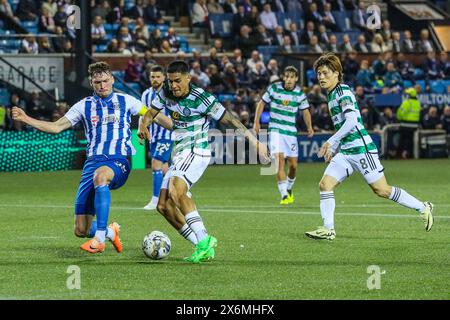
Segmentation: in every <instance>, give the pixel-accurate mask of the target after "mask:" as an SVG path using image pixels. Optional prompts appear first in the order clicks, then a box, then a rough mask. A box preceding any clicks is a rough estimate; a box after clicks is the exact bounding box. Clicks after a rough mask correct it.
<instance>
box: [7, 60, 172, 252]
mask: <svg viewBox="0 0 450 320" xmlns="http://www.w3.org/2000/svg"><path fill="white" fill-rule="evenodd" d="M89 80H90V84H91V86H92V88H93V89H94V95H93V96H90V97H86V98H84V99H82V100H81V101H79V102H77V103H76V104H74V105H73V106H72V107H71V108H70V110H69V111H68V112H67V113H66V114H65V116H63V117H62V118H61V119H59V120H57V121H55V122H48V121H40V120H36V119H33V118H31V117H29V116H27V115H26V114H25V112H24V111H23V110H22V109H20V108H13V110H12V114H13V118H14V120H18V121H22V122H24V123H26V124H29V125H30V126H32V127H34V128H36V129H38V130H40V131H44V132H48V133H54V134H57V133H59V132H61V131H63V130H66V129H69V128H71V127H73V126H75V125H76V124H77V123H79V122H81V123H82V124H83V127H84V131H85V134H86V139H87V142H88V143H87V159H86V162H85V164H84V167H83V172H82V176H81V181H80V184H79V187H78V191H77V196H76V201H75V230H74V232H75V235H76V236H77V237H82V238H83V237H88V238H92V239H91V240H89V241H87V242H86V243H84V244H82V245H81V247H80V248H81V249H82V250H85V251H87V252H90V253H101V252H103V251H104V250H105V238H108V239H109V240H110V241H111V242H112V244H113V246H114V248H115V249H116V251H117V252H122V243H121V241H120V239H119V230H120V226H119V224H118V223H116V222H113V223H111V224H110V225H109V226H108V217H109V207H110V203H111V195H110V190H113V189H118V188H120V187H121V186H123V185H124V184H125V182H126V181H127V178H128V175H129V173H130V165H129V162H128V159H127V157H129V156H131V155H132V154H134V153H135V150H134V148H133V145H132V144H131V126H130V123H131V115H144V114H145V112H146V111H147V108H146V107H145V106H143V105H142V103H141V102H140V101H139V100H138V99H136V98H134V97H132V96H130V95H127V94H121V93H116V92H114V91H113V84H114V78H113V76H112V73H111V68H110V66H109V65H108V64H107V63H105V62H97V63H94V64H91V65H89ZM157 122H158V123H160V124H163V125H164V126H166V127H167V128H172V125H173V124H172V120H170V119H169V118H167V117H165V116H164V115H161V116H160V118H159V119H157ZM94 215H96V216H97V220H96V221H95V220H93V218H94Z"/></svg>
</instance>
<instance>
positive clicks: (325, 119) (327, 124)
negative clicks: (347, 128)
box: [313, 102, 334, 132]
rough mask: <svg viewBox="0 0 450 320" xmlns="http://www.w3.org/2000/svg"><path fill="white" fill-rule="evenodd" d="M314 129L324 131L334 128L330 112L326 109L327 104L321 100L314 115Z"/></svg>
mask: <svg viewBox="0 0 450 320" xmlns="http://www.w3.org/2000/svg"><path fill="white" fill-rule="evenodd" d="M313 123H314V131H318V132H321V131H322V132H324V131H332V130H334V126H333V121H332V120H331V116H330V113H329V111H328V104H327V103H326V102H323V103H321V104H320V105H319V112H318V113H317V116H316V117H315V121H313Z"/></svg>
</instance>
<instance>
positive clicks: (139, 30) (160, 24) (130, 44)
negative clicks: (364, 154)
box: [0, 0, 450, 133]
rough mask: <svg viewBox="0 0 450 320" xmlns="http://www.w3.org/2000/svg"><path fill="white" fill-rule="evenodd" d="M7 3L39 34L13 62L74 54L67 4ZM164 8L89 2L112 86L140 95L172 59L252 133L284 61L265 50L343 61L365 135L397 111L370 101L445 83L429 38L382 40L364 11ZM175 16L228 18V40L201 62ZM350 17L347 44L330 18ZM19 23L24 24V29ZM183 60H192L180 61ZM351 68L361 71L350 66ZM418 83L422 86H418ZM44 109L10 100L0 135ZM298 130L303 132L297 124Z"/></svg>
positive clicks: (52, 111)
mask: <svg viewBox="0 0 450 320" xmlns="http://www.w3.org/2000/svg"><path fill="white" fill-rule="evenodd" d="M10 2H11V1H10V0H9V1H8V0H1V1H0V12H4V13H5V14H6V15H8V16H10V18H11V19H12V21H15V22H19V23H21V24H22V25H24V26H27V25H28V26H29V25H31V26H33V23H36V24H37V29H36V32H35V33H34V34H33V33H32V34H30V35H29V36H27V37H25V38H24V39H23V40H22V42H21V45H20V49H19V52H21V53H29V54H38V53H52V52H73V47H74V42H73V41H74V37H75V34H74V31H73V30H71V29H68V28H67V25H66V20H67V17H68V6H69V5H70V4H71V3H72V1H71V0H64V1H59V2H57V1H54V0H45V1H32V0H20V1H19V2H18V3H17V7H16V8H15V10H12V8H11V5H10ZM168 3H169V2H168V1H157V0H135V1H125V0H115V1H106V0H92V1H91V6H92V12H91V16H92V25H91V35H92V43H93V45H92V48H93V51H94V52H95V51H97V52H108V53H119V54H126V55H130V59H129V61H128V64H127V67H126V69H125V70H124V72H122V73H120V76H119V78H120V77H122V78H123V80H124V81H125V83H134V84H138V88H139V89H140V92H142V91H144V90H145V89H146V88H147V87H148V86H149V85H150V84H149V80H148V75H149V70H150V67H151V66H152V65H153V64H155V63H156V62H155V58H154V54H157V53H158V54H165V53H167V54H175V56H176V58H178V59H184V60H186V61H188V62H189V64H190V66H191V72H190V73H191V76H192V78H193V82H194V83H195V84H196V85H198V86H201V87H204V88H206V89H207V90H208V91H210V92H212V93H214V94H215V95H217V96H218V98H219V100H220V101H221V102H222V103H223V104H224V105H225V107H226V108H227V109H228V110H230V111H232V112H233V113H234V114H235V115H236V116H238V117H240V119H241V121H242V122H243V123H244V124H245V125H246V126H247V127H251V126H252V119H253V113H254V110H255V103H256V102H257V101H259V99H260V97H261V95H262V94H263V93H264V90H265V89H266V88H267V86H268V85H269V84H270V83H273V82H275V81H279V80H280V76H281V73H282V68H283V67H284V65H283V61H282V60H280V59H274V58H272V57H270V56H269V55H267V54H263V53H262V52H260V51H259V49H261V48H262V47H264V46H277V48H278V49H277V52H280V53H295V52H300V51H299V50H303V51H306V52H309V53H322V52H325V51H334V52H337V53H340V54H342V61H343V67H344V76H345V77H344V82H345V83H347V84H349V85H351V86H353V87H354V88H355V92H356V95H357V97H358V100H359V105H360V108H361V113H362V115H363V119H364V121H365V122H366V126H367V128H368V129H371V130H377V129H381V128H382V127H383V126H384V125H385V124H387V123H392V122H395V121H396V120H395V110H392V109H390V108H385V109H384V110H382V111H379V110H378V109H377V108H375V107H373V101H372V100H373V99H371V98H370V97H371V96H372V95H373V94H377V93H401V92H403V90H404V89H405V88H406V87H411V86H414V88H415V89H416V91H417V92H418V93H421V92H422V93H423V92H432V90H433V88H432V86H431V82H432V81H435V80H448V79H450V61H449V60H448V54H447V53H446V52H436V48H435V47H434V45H433V43H432V41H431V40H430V35H429V33H428V30H426V29H423V30H422V31H421V32H420V35H419V37H418V38H414V37H413V35H412V34H411V32H410V31H409V30H392V29H391V26H390V23H389V21H388V20H384V21H383V22H382V28H381V29H380V30H377V31H373V30H370V29H368V28H367V27H365V23H363V22H364V21H366V20H367V15H366V13H365V9H366V8H365V7H364V3H363V2H360V3H358V1H354V0H330V1H320V0H317V1H299V0H272V1H270V0H269V1H265V0H262V1H258V0H253V1H252V0H243V1H238V0H208V1H205V0H195V1H191V2H190V3H189V4H188V5H186V1H175V2H174V1H170V5H168ZM177 7H178V8H181V10H185V11H187V12H189V13H190V14H191V22H192V26H193V27H194V28H205V29H206V30H207V31H208V32H209V28H210V26H209V23H208V21H209V20H208V16H209V15H210V14H221V13H230V14H233V19H232V26H231V28H232V30H233V34H234V35H236V36H235V37H230V38H227V39H221V38H215V39H212V40H211V43H212V44H211V48H210V49H209V52H208V53H207V54H206V55H205V53H204V52H200V50H198V49H195V48H190V47H189V43H187V40H186V39H183V37H180V36H179V35H177V32H176V29H175V28H173V27H171V26H170V23H169V22H168V21H165V20H164V18H163V15H162V11H164V12H165V13H166V14H167V13H172V14H179V12H178V13H175V12H174V8H177ZM349 11H350V12H352V19H351V25H352V28H353V29H352V30H353V31H356V32H357V33H358V36H357V37H356V40H355V41H354V42H352V39H351V37H350V35H349V34H347V33H344V32H343V30H341V29H342V28H341V26H340V25H339V23H338V21H337V19H336V18H335V16H336V12H349ZM277 12H298V14H299V16H300V17H301V19H300V21H298V23H297V22H292V23H290V24H289V25H288V26H285V25H282V24H281V23H280V22H279V21H277V17H276V15H275V13H277ZM26 21H28V22H30V23H31V24H26ZM11 23H12V22H11ZM301 25H303V26H304V28H303V29H301ZM5 27H8V25H7V24H6V25H5ZM354 33H355V32H353V34H354ZM37 34H48V36H41V35H39V36H37ZM187 52H189V53H192V54H189V55H187V54H186V53H187ZM411 52H423V53H426V58H425V59H424V61H423V63H422V64H421V65H413V64H412V63H411V62H410V61H409V60H408V59H407V58H406V56H405V53H411ZM141 53H142V55H140V54H141ZM364 53H377V54H378V58H377V59H375V60H374V61H373V62H372V63H369V61H368V60H366V59H364V57H363V58H362V60H360V59H358V55H359V54H364ZM141 56H143V57H141ZM359 60H360V61H361V62H360V63H358V62H357V61H359ZM311 72H312V70H309V76H307V81H308V83H307V85H306V87H305V92H307V94H308V100H309V102H310V104H311V108H312V115H313V123H314V126H315V130H316V131H328V130H332V124H331V119H330V117H329V115H328V111H327V105H326V101H327V100H326V96H325V93H324V92H321V90H320V87H319V86H318V85H315V84H314V75H313V74H312V73H311ZM420 80H422V81H424V85H419V84H417V81H420ZM445 92H449V88H445ZM44 100H45V99H44V97H43V96H41V95H40V94H39V93H38V92H33V93H32V94H31V95H30V97H28V98H27V99H24V98H23V97H20V96H18V95H17V94H12V95H11V96H10V103H9V104H8V106H6V118H5V119H6V120H5V121H4V124H3V127H4V128H6V129H14V130H20V129H22V128H21V126H20V125H19V124H14V123H13V122H12V121H10V119H9V118H8V114H9V113H8V109H9V108H10V106H12V105H19V106H21V107H22V108H24V109H25V110H26V111H27V112H29V113H30V114H32V116H34V117H37V118H40V119H47V120H50V119H53V120H56V119H58V117H61V116H62V115H63V114H64V113H65V111H66V110H67V104H65V103H60V104H58V106H57V107H56V108H55V107H54V106H53V107H48V104H45V103H43V101H44ZM422 113H423V116H422V119H423V123H422V124H423V126H424V127H427V128H428V127H433V128H444V129H446V130H447V132H448V133H450V125H449V117H450V111H449V108H448V107H445V108H441V109H438V108H435V107H434V106H427V108H424V109H423V111H422ZM430 119H431V120H430ZM299 127H300V129H304V124H303V122H302V119H301V118H300V119H299Z"/></svg>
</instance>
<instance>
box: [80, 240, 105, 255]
mask: <svg viewBox="0 0 450 320" xmlns="http://www.w3.org/2000/svg"><path fill="white" fill-rule="evenodd" d="M80 249H81V250H84V251H87V252H89V253H102V252H103V251H105V244H104V243H100V242H98V240H97V238H92V239H91V240H89V241H87V242H85V243H83V244H82V245H81V246H80Z"/></svg>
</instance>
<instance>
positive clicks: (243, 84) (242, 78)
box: [236, 63, 250, 88]
mask: <svg viewBox="0 0 450 320" xmlns="http://www.w3.org/2000/svg"><path fill="white" fill-rule="evenodd" d="M236 78H237V84H238V87H239V88H247V87H249V86H250V78H249V77H248V74H247V72H245V67H244V65H243V64H242V63H238V64H237V65H236Z"/></svg>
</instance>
